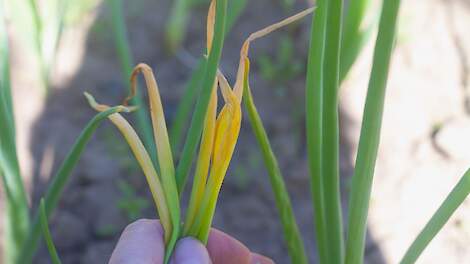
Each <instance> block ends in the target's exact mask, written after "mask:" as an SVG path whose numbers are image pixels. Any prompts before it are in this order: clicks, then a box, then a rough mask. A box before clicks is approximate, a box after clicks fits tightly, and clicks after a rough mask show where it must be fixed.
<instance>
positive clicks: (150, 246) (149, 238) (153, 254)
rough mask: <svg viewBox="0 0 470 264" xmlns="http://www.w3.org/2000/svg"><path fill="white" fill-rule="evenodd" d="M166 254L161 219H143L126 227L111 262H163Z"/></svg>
mask: <svg viewBox="0 0 470 264" xmlns="http://www.w3.org/2000/svg"><path fill="white" fill-rule="evenodd" d="M164 254H165V245H164V242H163V229H162V227H161V225H160V221H158V220H148V219H141V220H137V221H135V222H134V223H132V224H130V225H128V226H127V227H126V229H124V231H123V232H122V235H121V237H120V238H119V242H118V244H117V245H116V248H115V249H114V251H113V254H112V255H111V259H110V260H109V264H162V263H163V256H164Z"/></svg>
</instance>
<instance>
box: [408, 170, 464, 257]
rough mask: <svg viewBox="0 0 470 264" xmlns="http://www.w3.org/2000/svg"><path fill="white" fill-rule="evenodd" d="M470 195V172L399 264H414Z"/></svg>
mask: <svg viewBox="0 0 470 264" xmlns="http://www.w3.org/2000/svg"><path fill="white" fill-rule="evenodd" d="M469 193H470V170H467V172H466V173H465V174H464V175H463V176H462V178H461V179H460V181H459V182H458V183H457V185H456V186H455V187H454V189H453V190H452V191H451V192H450V194H449V195H448V196H447V198H446V199H445V200H444V202H443V203H442V204H441V206H440V207H439V209H437V211H436V212H435V213H434V215H433V216H432V217H431V220H429V222H428V223H427V224H426V226H425V227H424V228H423V230H422V231H421V232H420V233H419V235H418V236H417V237H416V239H415V240H414V241H413V244H411V246H410V247H409V248H408V250H407V251H406V253H405V256H404V257H403V259H402V260H401V261H400V264H412V263H415V262H416V260H417V259H418V257H419V256H420V255H421V253H422V252H423V251H424V249H425V248H426V247H427V246H428V245H429V243H430V242H431V240H432V239H433V238H434V237H435V236H436V235H437V233H438V232H439V231H440V230H441V229H442V227H443V226H444V225H445V223H447V221H449V218H450V217H451V216H452V214H453V213H454V212H455V210H457V208H458V207H459V206H460V205H461V204H462V203H463V202H464V201H465V198H467V196H468V194H469Z"/></svg>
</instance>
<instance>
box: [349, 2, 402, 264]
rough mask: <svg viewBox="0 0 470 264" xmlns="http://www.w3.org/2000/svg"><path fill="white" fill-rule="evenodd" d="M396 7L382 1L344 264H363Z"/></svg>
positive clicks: (398, 4) (357, 161)
mask: <svg viewBox="0 0 470 264" xmlns="http://www.w3.org/2000/svg"><path fill="white" fill-rule="evenodd" d="M399 6H400V0H387V1H384V3H383V6H382V14H381V18H380V24H379V33H378V36H377V42H376V46H375V51H374V59H373V66H372V71H371V75H370V80H369V88H368V91H367V97H366V104H365V107H364V114H363V120H362V128H361V136H360V139H359V148H358V152H357V157H356V166H355V169H354V175H353V178H352V187H351V194H350V204H349V210H350V212H349V225H348V240H347V253H346V263H347V264H360V263H363V259H364V247H365V236H366V229H367V212H368V209H369V200H370V193H371V187H372V181H373V176H374V168H375V162H376V159H377V150H378V146H379V141H380V128H381V124H382V113H383V108H384V99H385V89H386V86H387V78H388V72H389V66H390V58H391V54H392V51H393V45H394V42H395V31H396V24H397V16H398V10H399Z"/></svg>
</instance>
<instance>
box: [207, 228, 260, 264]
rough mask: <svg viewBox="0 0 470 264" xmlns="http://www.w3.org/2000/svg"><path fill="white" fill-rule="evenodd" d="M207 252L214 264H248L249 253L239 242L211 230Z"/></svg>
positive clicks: (249, 259) (222, 233)
mask: <svg viewBox="0 0 470 264" xmlns="http://www.w3.org/2000/svg"><path fill="white" fill-rule="evenodd" d="M207 250H208V251H209V255H210V257H211V259H212V262H213V263H214V264H250V263H251V262H250V261H251V252H250V250H249V249H248V248H247V247H246V246H245V245H243V244H242V243H241V242H240V241H238V240H236V239H235V238H233V237H231V236H229V235H227V234H225V233H224V232H222V231H219V230H217V229H215V228H212V230H211V233H210V235H209V240H208V242H207Z"/></svg>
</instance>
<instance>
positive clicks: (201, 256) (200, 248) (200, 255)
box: [172, 237, 212, 264]
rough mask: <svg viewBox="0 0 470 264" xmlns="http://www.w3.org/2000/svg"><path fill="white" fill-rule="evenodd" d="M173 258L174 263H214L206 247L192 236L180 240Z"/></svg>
mask: <svg viewBox="0 0 470 264" xmlns="http://www.w3.org/2000/svg"><path fill="white" fill-rule="evenodd" d="M172 260H173V261H172V263H173V264H210V263H212V262H211V259H210V257H209V253H208V252H207V249H206V247H204V245H203V244H202V243H201V242H200V241H198V240H196V239H194V238H192V237H186V238H183V239H181V240H180V241H178V243H177V244H176V247H175V252H174V254H173V258H172Z"/></svg>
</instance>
